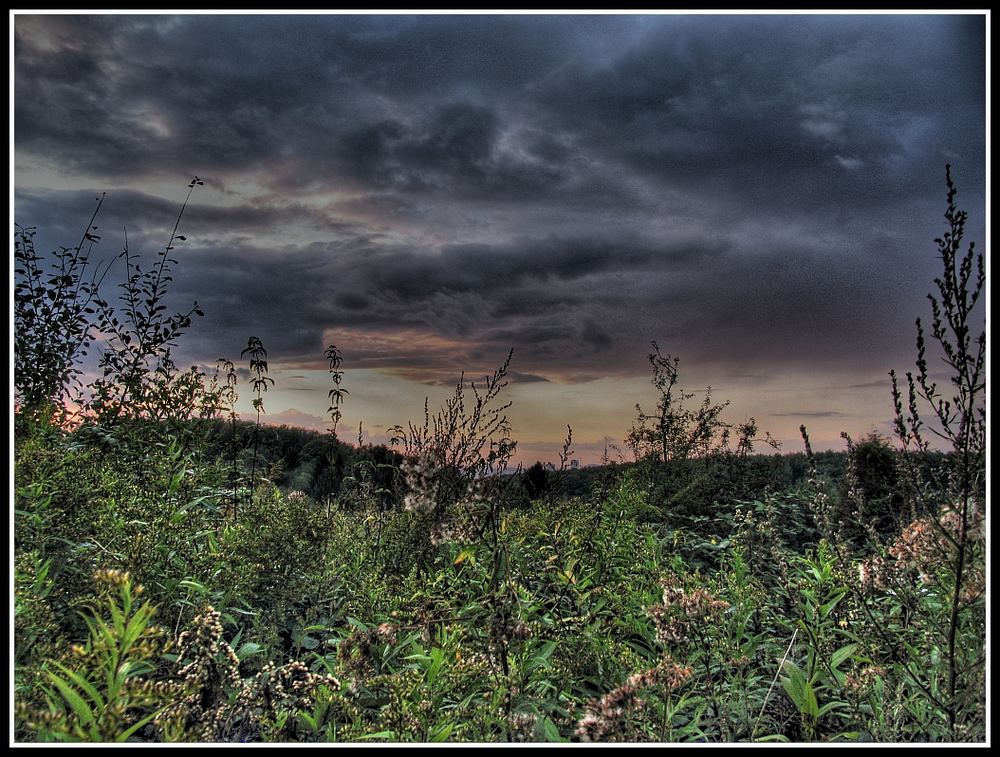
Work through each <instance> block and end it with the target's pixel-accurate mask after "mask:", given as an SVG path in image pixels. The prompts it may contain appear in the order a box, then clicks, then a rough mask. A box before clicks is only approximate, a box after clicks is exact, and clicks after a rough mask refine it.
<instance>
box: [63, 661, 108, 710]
mask: <svg viewBox="0 0 1000 757" xmlns="http://www.w3.org/2000/svg"><path fill="white" fill-rule="evenodd" d="M51 664H52V665H55V666H56V667H57V668H59V670H60V672H61V673H62V674H63V675H64V676H66V678H68V679H69V680H70V682H71V683H72V684H74V685H75V686H76V687H77V688H78V689H80V690H81V691H83V693H84V694H86V695H87V696H88V697H90V701H92V702H93V703H94V704H95V705H97V709H99V710H101V709H104V698H103V697H101V695H100V694H99V693H98V691H97V689H96V688H95V687H94V685H93V684H92V683H90V681H88V680H87V679H86V678H84V677H83V676H82V675H80V674H79V673H77V672H76V671H74V670H70V669H69V668H67V667H66V666H65V665H63V664H62V663H61V662H59V661H58V660H52V661H51Z"/></svg>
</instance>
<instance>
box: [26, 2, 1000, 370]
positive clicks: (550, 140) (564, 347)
mask: <svg viewBox="0 0 1000 757" xmlns="http://www.w3.org/2000/svg"><path fill="white" fill-rule="evenodd" d="M984 34H985V31H984V24H983V20H982V18H981V17H965V16H884V17H883V16H856V17H855V16H808V17H795V16H773V17H764V16H760V17H758V16H740V17H730V18H727V17H720V16H656V17H649V16H629V17H606V16H588V17H555V16H553V17H538V16H533V17H518V16H503V17H486V16H476V17H469V16H465V17H456V16H425V17H404V16H383V17H355V16H328V17H305V16H267V17H263V16H262V17H239V16H190V17H186V16H177V17H156V16H132V17H130V16H87V17H73V16H27V15H19V16H17V17H15V23H14V54H15V71H14V82H15V106H14V107H15V112H14V137H15V147H16V160H17V169H18V171H19V174H18V175H19V176H21V175H24V176H32V175H33V173H32V171H34V170H40V169H45V168H48V169H49V170H50V171H52V170H54V171H58V172H59V173H60V174H65V175H67V176H71V177H73V179H74V183H73V186H92V187H93V188H94V190H99V191H103V190H105V189H106V190H108V192H109V194H108V199H107V200H106V204H105V209H104V210H103V211H102V217H103V218H102V220H103V222H102V223H100V224H99V225H101V226H102V231H104V239H103V241H102V249H104V250H105V251H107V252H108V253H110V254H113V253H115V252H117V251H118V250H119V249H120V246H121V241H120V229H121V227H122V225H125V224H127V225H128V231H129V239H130V244H132V243H134V245H136V246H145V247H146V248H148V249H150V250H155V249H156V245H158V244H162V243H163V242H164V241H165V238H164V237H165V235H169V231H170V228H172V225H173V221H174V219H175V218H176V213H177V210H178V208H179V204H180V202H181V201H182V200H183V193H184V191H186V190H184V189H183V187H184V185H185V184H186V182H187V180H188V179H189V178H190V175H192V174H194V173H197V174H199V175H204V176H205V177H207V179H208V180H207V182H206V184H207V186H206V187H204V188H199V194H196V195H195V196H194V198H193V200H192V203H191V205H190V206H189V208H188V210H187V211H186V213H185V220H184V224H183V227H182V233H185V234H186V235H187V236H188V241H187V242H186V243H185V245H184V247H183V248H181V249H180V250H178V254H179V255H180V264H179V266H178V269H177V271H176V281H175V291H174V293H173V301H174V302H175V303H176V306H177V307H182V306H183V305H184V303H185V302H187V303H189V302H190V301H192V300H198V301H199V302H200V303H201V304H202V305H203V306H205V308H206V310H207V316H206V318H205V319H204V320H203V322H201V323H200V324H199V326H198V327H197V328H195V329H194V330H193V331H192V333H191V334H190V335H189V336H188V338H187V341H185V343H184V344H185V347H184V349H186V350H189V351H190V352H191V353H192V354H193V355H194V356H195V357H196V358H197V359H199V360H204V359H214V358H215V357H217V356H218V354H228V355H230V356H234V355H236V354H238V353H239V350H240V349H242V347H243V345H244V344H245V342H246V338H247V336H249V335H250V334H254V335H257V336H260V337H261V338H262V339H263V340H264V342H265V344H266V345H268V349H269V351H271V357H272V360H286V361H289V362H296V363H300V364H303V365H305V364H309V365H312V364H314V363H315V364H316V365H317V366H318V365H319V364H320V363H321V360H320V356H321V353H322V349H323V347H324V346H325V344H324V339H325V338H326V337H327V336H328V335H329V334H333V335H336V334H338V333H339V332H342V333H344V334H347V335H348V338H349V340H353V341H350V342H349V343H350V346H351V347H352V348H353V349H354V358H355V359H357V360H359V361H361V362H362V363H364V364H367V365H370V366H378V367H384V368H393V369H396V370H398V371H400V372H405V374H406V375H407V376H409V377H414V378H421V376H422V377H423V379H426V380H428V381H432V382H433V381H438V380H440V377H439V376H438V375H437V373H435V371H434V370H431V367H430V366H431V365H432V364H435V363H443V364H445V365H446V366H447V367H448V369H449V370H450V369H451V368H453V367H457V368H461V367H465V364H466V363H470V362H471V363H475V364H476V365H480V364H483V365H488V364H491V363H493V362H495V361H496V358H497V356H498V355H500V356H501V357H502V355H503V354H505V351H506V349H507V348H509V347H511V346H514V347H516V348H517V350H518V353H517V358H516V360H517V361H518V363H517V367H518V369H519V370H521V371H523V372H524V375H525V376H533V377H537V378H538V379H541V380H546V379H550V378H558V379H560V380H581V379H583V378H587V377H593V376H599V375H608V374H614V375H623V374H630V373H632V374H644V373H645V372H646V371H647V369H648V366H647V364H646V362H645V354H646V351H647V348H648V343H649V341H650V340H651V339H657V340H658V341H659V342H660V344H661V346H663V347H664V349H665V350H666V351H669V352H671V353H672V354H676V355H679V356H680V357H681V358H682V359H683V360H685V361H691V360H693V361H698V362H700V363H715V364H716V367H717V368H718V369H719V371H721V372H723V373H722V375H736V374H740V375H761V374H767V375H780V374H781V371H782V369H784V368H790V367H796V368H809V369H812V370H815V371H831V370H838V371H841V370H847V371H861V370H868V369H873V368H878V369H879V370H882V369H883V368H884V367H887V366H886V365H885V364H886V363H887V362H892V364H894V365H900V364H901V362H902V359H903V358H904V357H908V356H909V355H910V352H911V348H910V344H911V340H912V334H911V332H912V322H913V318H914V317H915V316H916V315H918V314H921V313H922V312H923V306H924V304H925V302H924V301H923V299H922V294H923V292H924V291H926V289H927V286H928V284H929V282H930V280H931V278H932V276H933V274H934V271H935V266H936V262H935V260H934V257H933V243H932V241H931V240H933V238H934V237H935V236H937V235H939V234H940V233H941V231H942V226H941V222H940V216H941V212H942V211H943V208H944V192H943V191H942V190H943V164H944V163H945V162H946V161H950V162H952V163H953V164H954V165H955V175H956V179H957V181H958V183H959V188H960V195H959V202H960V204H962V206H963V207H965V208H966V209H968V210H970V212H971V215H972V221H971V224H972V225H971V227H970V236H971V237H973V238H976V239H978V240H982V239H983V234H982V230H983V228H984V225H983V223H982V210H983V207H984V201H983V197H984V186H985V173H984V166H985V151H984V142H985V131H984V122H985V80H984V66H985V45H984ZM41 175H42V176H43V177H44V176H45V175H46V174H44V173H43V174H41ZM154 180H155V185H156V186H157V189H156V190H152V189H146V190H145V191H137V190H135V189H134V187H136V186H145V185H144V182H145V181H148V182H150V185H152V183H154ZM173 182H176V185H177V186H178V187H179V188H180V191H179V193H175V194H172V195H171V196H170V197H166V196H164V194H165V192H164V190H162V189H161V187H162V186H165V185H167V186H170V185H172V183H173ZM122 183H129V185H130V186H131V187H133V189H127V190H126V189H122V188H119V187H120V185H121V184H122ZM251 183H252V184H253V186H254V187H255V189H251V190H248V189H247V186H248V185H250V184H251ZM99 191H98V192H97V193H99ZM94 197H95V192H94V191H90V190H88V191H86V192H83V191H68V190H66V189H64V188H63V187H61V186H60V185H59V182H58V181H57V180H53V179H44V180H43V179H40V180H39V181H38V182H28V183H27V184H25V185H23V186H21V185H19V187H18V192H17V195H16V215H17V220H18V221H19V222H21V223H28V224H35V225H38V226H39V227H40V231H39V235H40V240H44V242H45V244H47V245H49V246H50V247H54V246H55V245H57V244H68V243H70V241H73V240H75V239H78V238H79V234H80V231H81V228H82V225H83V224H85V223H86V220H87V218H89V213H90V212H91V211H92V209H93V203H94ZM42 246H44V245H42ZM363 333H370V334H372V335H374V337H373V338H372V340H370V341H364V340H363V339H362V338H361V336H360V335H361V334H363ZM399 333H403V334H405V335H407V336H406V339H404V340H402V341H392V339H390V336H391V335H392V334H399ZM375 337H377V338H375ZM421 339H422V340H424V341H420V340H421ZM415 340H416V341H415ZM416 342H419V348H417V347H415V346H414V344H415V343H416ZM897 358H898V359H897ZM521 380H526V379H524V378H522V379H521ZM842 383H844V385H846V384H848V383H850V382H849V381H848V382H842Z"/></svg>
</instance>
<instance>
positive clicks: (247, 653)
mask: <svg viewBox="0 0 1000 757" xmlns="http://www.w3.org/2000/svg"><path fill="white" fill-rule="evenodd" d="M263 651H264V647H263V646H262V645H260V644H257V643H255V642H252V641H245V642H243V644H241V645H240V648H239V649H237V650H236V659H238V660H239V661H240V662H243V660H245V659H247V658H248V657H252V656H253V655H255V654H260V653H261V652H263Z"/></svg>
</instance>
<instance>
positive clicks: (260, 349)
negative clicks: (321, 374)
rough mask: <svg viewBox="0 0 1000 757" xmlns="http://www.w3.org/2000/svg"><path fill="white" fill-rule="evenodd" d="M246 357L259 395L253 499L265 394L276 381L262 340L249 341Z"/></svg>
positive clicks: (254, 436) (251, 482) (253, 464)
mask: <svg viewBox="0 0 1000 757" xmlns="http://www.w3.org/2000/svg"><path fill="white" fill-rule="evenodd" d="M246 356H249V357H250V373H251V374H252V376H251V378H250V384H251V386H252V387H253V392H254V394H256V395H257V396H256V397H254V400H253V407H254V410H256V411H257V424H256V425H255V426H254V430H253V462H252V463H251V465H250V494H249V496H250V497H253V489H254V477H255V475H256V472H257V443H258V441H259V439H260V414H261V413H263V412H264V397H263V393H264V392H266V391H267V385H268V384H271V385H272V386H273V385H274V379H272V378H269V377H268V375H267V350H265V349H264V343H263V342H261V341H260V339H258V338H257V337H255V336H252V337H250V339H248V340H247V346H246V349H245V350H243V351H242V352H241V353H240V357H246Z"/></svg>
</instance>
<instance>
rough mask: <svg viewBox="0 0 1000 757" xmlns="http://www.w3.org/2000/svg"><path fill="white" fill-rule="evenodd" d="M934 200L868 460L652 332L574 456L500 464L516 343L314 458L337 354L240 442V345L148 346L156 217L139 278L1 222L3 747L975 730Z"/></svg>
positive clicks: (957, 733)
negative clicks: (597, 450)
mask: <svg viewBox="0 0 1000 757" xmlns="http://www.w3.org/2000/svg"><path fill="white" fill-rule="evenodd" d="M199 184H200V180H198V179H197V178H195V179H194V180H192V182H191V185H190V187H189V192H188V199H189V198H190V197H191V192H193V191H194V190H195V189H196V187H197V186H198V185H199ZM947 185H948V203H947V212H946V216H945V219H946V222H947V230H946V232H945V233H944V234H943V236H942V237H941V238H940V239H939V240H937V246H938V255H939V257H940V259H941V262H942V272H941V275H940V276H939V277H938V278H937V279H936V280H935V281H934V291H933V293H932V294H931V295H930V296H929V298H930V315H931V321H930V328H929V330H928V329H927V328H925V327H924V325H923V324H922V323H921V322H918V324H917V330H916V347H917V349H916V355H917V356H916V362H915V368H914V370H912V371H910V372H908V373H905V374H903V376H902V377H897V376H896V374H893V375H892V378H891V389H890V388H889V386H888V382H887V394H886V411H887V412H886V417H887V418H894V421H895V430H896V438H895V439H892V440H890V439H888V438H884V437H881V436H878V435H876V434H872V435H870V436H868V437H865V438H863V439H859V440H852V439H850V438H846V437H845V441H844V450H843V451H842V452H836V453H832V452H822V453H820V452H817V453H816V454H814V453H813V452H812V450H811V449H810V448H809V439H808V434H807V429H805V428H803V430H802V431H803V444H804V449H805V452H794V453H793V452H791V451H787V450H786V451H785V454H780V453H779V452H778V451H777V450H776V449H773V448H772V447H773V446H774V443H773V440H771V439H770V437H769V436H767V435H766V433H764V432H761V431H760V430H759V429H758V427H757V423H756V422H755V421H754V420H753V419H750V420H749V421H747V422H746V423H743V424H731V423H729V422H728V421H726V420H725V409H726V408H725V403H721V404H719V403H716V402H715V400H714V399H713V398H712V396H711V394H710V393H706V394H705V399H704V401H703V402H702V403H701V404H700V405H694V406H692V405H691V404H690V401H691V399H692V395H691V394H690V393H688V392H685V391H682V389H681V385H682V383H681V373H680V363H679V361H678V360H677V358H675V357H673V356H670V355H665V354H663V353H661V350H660V348H659V346H658V345H656V344H655V343H654V344H653V350H652V352H651V353H650V356H649V360H650V365H651V369H652V384H653V391H654V394H653V404H651V405H650V406H649V407H648V408H647V410H646V411H644V410H643V409H642V408H637V414H636V418H635V420H634V422H633V423H632V425H631V427H630V428H625V426H627V424H628V421H627V420H624V421H623V434H625V435H626V436H627V445H628V453H629V454H628V455H623V456H622V458H621V459H616V460H614V461H612V460H607V461H606V462H605V464H604V465H602V466H600V467H597V468H592V469H588V470H585V471H571V470H568V469H567V466H566V462H567V460H568V459H569V457H570V455H571V454H572V429H568V435H567V439H566V444H565V446H564V448H563V452H562V455H561V457H560V460H561V462H562V465H561V466H559V468H558V469H557V470H555V471H551V470H546V469H544V468H543V467H542V466H540V465H539V466H532V467H530V468H528V469H527V470H524V471H522V470H520V469H519V468H513V467H512V462H511V461H512V460H513V459H514V456H515V453H516V441H515V440H514V438H513V436H514V429H512V428H511V424H510V423H509V421H508V420H507V416H506V410H507V408H508V404H507V402H506V400H505V399H504V396H505V395H504V389H505V386H506V381H507V376H508V371H509V368H510V364H511V359H512V357H511V355H508V356H507V358H506V360H505V361H503V362H502V363H501V365H500V367H499V368H498V369H497V370H496V371H495V372H494V373H493V374H492V375H490V376H488V377H486V378H485V379H484V380H483V381H482V382H473V383H470V382H467V381H465V380H464V377H463V378H460V379H459V380H458V381H457V383H456V388H455V392H454V394H453V395H452V396H451V397H450V399H448V401H447V402H446V403H445V404H444V405H443V406H442V407H441V408H440V409H439V410H437V411H434V410H433V409H431V408H429V407H426V406H425V408H424V411H423V420H422V422H419V423H410V424H408V425H406V426H400V427H398V428H396V429H395V430H394V438H393V443H392V444H391V445H389V446H387V447H382V446H371V445H364V444H362V443H360V439H359V441H358V443H356V444H349V443H347V442H345V441H342V440H341V439H339V438H338V437H337V426H338V423H339V421H340V420H341V417H342V415H341V407H342V403H344V402H346V401H349V395H348V392H347V389H346V388H345V386H346V387H349V386H350V370H349V367H350V356H349V355H346V356H343V355H341V353H340V351H339V350H338V349H337V348H336V346H334V345H331V346H330V347H328V348H327V350H326V352H325V353H322V354H320V355H317V359H320V358H325V359H326V360H327V361H328V362H329V369H330V377H331V389H330V392H329V399H330V409H329V413H330V420H331V429H330V432H329V433H326V434H316V433H310V432H306V431H302V430H297V429H288V428H285V429H275V428H271V427H268V426H265V425H262V423H261V415H262V414H264V413H265V412H266V411H265V408H264V398H265V393H266V391H267V389H268V387H269V386H270V385H273V380H272V379H271V378H269V377H268V364H267V351H266V349H265V346H264V345H263V344H262V343H261V341H260V340H259V339H257V338H256V337H250V339H249V341H248V342H247V347H246V349H245V350H243V353H242V354H241V356H240V358H239V360H238V361H236V362H234V361H230V360H227V359H220V361H219V366H218V369H217V370H216V371H214V372H206V371H202V370H199V369H197V368H193V369H191V370H188V371H182V370H180V369H179V368H178V367H177V366H176V365H175V363H174V361H173V360H172V357H171V352H172V348H173V347H174V346H175V345H176V343H177V341H178V340H179V339H181V338H183V336H184V334H185V332H187V331H188V330H189V329H191V328H193V327H194V326H195V322H196V319H197V317H198V316H199V315H200V313H201V310H200V308H199V306H198V305H197V304H193V305H192V307H191V308H190V309H188V310H183V311H181V312H170V309H169V308H168V307H167V306H166V304H165V301H166V294H167V292H168V290H169V287H170V283H171V280H172V278H171V270H172V269H173V267H174V266H176V265H179V263H178V261H177V259H176V258H175V255H176V252H177V249H176V248H178V247H180V246H181V245H182V244H183V242H184V241H185V237H184V236H182V235H180V234H178V229H179V228H180V224H181V221H182V218H183V212H184V211H183V207H182V208H181V211H180V213H179V214H178V218H177V224H176V225H175V227H174V230H173V232H172V234H171V237H170V239H169V240H168V242H167V243H166V245H165V246H164V248H163V249H162V250H160V251H159V252H157V253H156V254H155V255H153V256H152V257H151V259H150V260H151V262H149V263H148V265H147V264H146V263H145V262H144V260H143V258H142V256H140V255H138V254H136V253H134V252H132V251H130V250H129V248H128V244H127V241H126V243H125V249H124V251H123V253H122V254H121V255H119V256H118V257H117V258H116V259H115V260H112V261H109V262H108V263H106V264H104V265H102V266H96V265H92V264H91V263H90V258H91V255H92V247H93V245H94V244H95V243H97V242H98V240H99V237H98V235H97V233H96V231H97V226H95V225H94V223H95V220H96V218H97V213H96V212H95V216H94V218H92V219H91V220H90V221H89V223H88V225H87V230H86V232H85V233H84V234H83V235H82V239H81V241H80V243H79V244H78V245H77V246H75V247H72V248H64V249H61V250H57V251H56V252H54V253H52V254H50V255H41V254H38V253H37V252H36V251H35V248H34V231H33V230H32V229H30V228H21V227H17V230H16V233H15V239H14V247H15V249H14V254H15V266H16V270H15V303H14V314H15V377H14V378H15V392H16V407H15V415H14V427H15V448H14V452H13V455H14V470H15V481H14V485H13V503H12V504H13V507H14V509H15V535H14V555H13V567H14V577H13V589H14V597H13V604H14V610H15V618H14V633H15V644H14V659H13V665H14V692H13V695H14V696H13V700H14V701H13V707H14V729H15V732H14V738H15V739H16V740H18V741H49V742H50V741H60V742H66V741H90V742H93V741H108V742H114V741H118V742H121V741H132V742H137V741H139V742H154V741H188V742H246V741H254V742H258V741H265V742H286V741H295V742H357V741H390V742H442V741H468V742H495V741H501V742H513V741H517V742H555V741H642V742H645V741H661V742H706V741H709V742H715V741H761V742H773V741H805V742H844V741H850V742H970V741H971V742H977V741H978V742H981V741H984V740H985V738H986V687H985V672H986V667H987V659H986V645H985V641H986V634H985V621H986V616H985V587H986V562H985V560H986V549H985V535H986V494H985V493H986V480H985V452H986V449H985V447H986V445H985V440H986V436H985V401H986V400H985V393H986V376H985V344H986V342H985V330H984V319H983V316H982V307H979V308H978V309H977V307H976V306H977V305H979V300H980V299H981V297H982V294H983V292H984V286H985V269H984V261H983V256H982V253H978V252H976V251H975V248H974V247H973V245H971V244H970V245H968V246H967V248H964V240H963V235H964V225H965V221H966V215H965V213H964V212H962V211H960V210H958V208H957V207H956V204H955V188H954V186H953V184H952V180H951V175H950V171H949V172H948V175H947ZM186 204H187V199H186V200H185V206H186ZM98 209H99V208H98ZM115 275H120V277H121V281H120V283H118V284H117V285H116V288H117V291H116V292H114V294H107V293H106V292H107V291H108V289H109V285H108V284H107V281H108V279H109V276H110V277H112V278H113V277H114V276H115ZM91 350H96V351H97V352H98V353H99V354H98V359H97V365H98V373H97V375H96V376H89V377H88V376H87V374H85V373H84V372H83V371H82V369H81V365H82V363H81V361H82V359H83V358H84V357H85V356H86V355H87V353H88V352H89V351H91ZM941 360H943V361H944V362H943V365H944V366H945V367H946V368H947V371H948V376H949V381H948V382H947V383H945V382H941V383H935V382H934V380H933V376H934V375H936V373H937V366H938V365H940V364H942V363H941ZM240 362H242V363H243V364H244V367H247V368H249V371H250V377H251V378H250V383H249V384H248V385H247V386H246V387H245V390H249V391H250V392H251V393H252V395H253V397H254V401H253V403H254V408H255V412H256V413H257V419H256V422H254V423H252V424H251V423H247V422H244V421H241V420H239V419H238V417H237V415H236V412H235V408H234V404H235V402H236V399H237V392H238V391H239V390H240V389H241V386H240V384H239V380H238V378H237V366H238V365H240ZM932 366H933V368H932ZM345 368H346V370H345ZM650 408H651V409H650ZM932 440H933V443H932ZM765 452H766V454H764V453H765ZM626 457H627V458H628V459H627V460H626V459H625V458H626Z"/></svg>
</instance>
